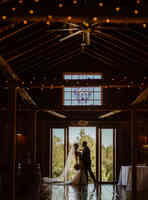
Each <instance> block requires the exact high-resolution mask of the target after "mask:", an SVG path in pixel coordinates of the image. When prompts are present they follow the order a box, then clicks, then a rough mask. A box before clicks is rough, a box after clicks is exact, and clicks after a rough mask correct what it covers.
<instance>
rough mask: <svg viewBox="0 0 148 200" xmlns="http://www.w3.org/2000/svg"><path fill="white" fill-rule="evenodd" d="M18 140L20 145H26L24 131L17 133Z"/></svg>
mask: <svg viewBox="0 0 148 200" xmlns="http://www.w3.org/2000/svg"><path fill="white" fill-rule="evenodd" d="M16 140H17V142H18V144H24V143H25V136H24V131H16Z"/></svg>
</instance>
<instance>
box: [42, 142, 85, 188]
mask: <svg viewBox="0 0 148 200" xmlns="http://www.w3.org/2000/svg"><path fill="white" fill-rule="evenodd" d="M81 155H82V152H81V151H79V145H78V143H75V144H74V145H73V147H72V148H71V150H70V152H69V154H68V158H67V161H66V163H65V168H64V170H63V172H62V174H61V175H60V176H59V177H56V178H49V177H43V183H46V184H47V183H56V184H58V183H59V184H71V185H84V184H87V178H86V175H85V170H84V163H83V161H82V160H81ZM73 158H74V159H75V165H74V166H71V165H72V163H73V162H72V161H73ZM73 168H74V169H75V174H74V176H73V177H72V179H71V180H69V181H67V177H68V175H69V173H70V172H71V171H72V170H73Z"/></svg>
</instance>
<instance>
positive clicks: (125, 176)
mask: <svg viewBox="0 0 148 200" xmlns="http://www.w3.org/2000/svg"><path fill="white" fill-rule="evenodd" d="M136 172H137V191H143V190H148V166H137V167H136ZM118 185H123V186H126V190H127V191H131V190H132V167H131V166H121V169H120V174H119V180H118Z"/></svg>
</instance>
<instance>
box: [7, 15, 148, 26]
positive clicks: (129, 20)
mask: <svg viewBox="0 0 148 200" xmlns="http://www.w3.org/2000/svg"><path fill="white" fill-rule="evenodd" d="M96 17H97V18H96V21H95V23H98V24H103V23H106V22H107V21H106V20H107V17H106V16H105V17H100V16H96ZM69 19H70V20H69ZM24 20H28V21H29V22H35V23H40V22H45V23H46V22H47V20H50V21H51V22H62V23H70V22H71V23H83V22H84V21H89V22H90V23H94V21H93V18H92V20H90V17H87V16H83V17H75V16H74V17H73V16H72V17H71V18H69V17H68V16H28V15H26V16H17V17H11V18H9V19H8V21H10V22H12V23H16V24H19V23H23V22H24ZM109 20H110V24H144V23H148V17H141V16H140V17H110V18H109Z"/></svg>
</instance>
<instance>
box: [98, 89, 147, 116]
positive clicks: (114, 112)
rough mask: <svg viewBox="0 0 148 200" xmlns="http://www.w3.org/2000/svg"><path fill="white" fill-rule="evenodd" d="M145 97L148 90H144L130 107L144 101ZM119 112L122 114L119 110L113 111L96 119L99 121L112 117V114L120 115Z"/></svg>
mask: <svg viewBox="0 0 148 200" xmlns="http://www.w3.org/2000/svg"><path fill="white" fill-rule="evenodd" d="M147 97H148V88H146V89H145V90H144V91H142V92H141V93H140V94H139V96H138V97H137V98H136V99H135V100H134V101H133V102H132V103H131V104H130V105H131V106H133V105H136V104H139V103H141V102H142V101H144V100H146V99H147ZM120 112H122V110H120V109H119V110H114V111H112V112H109V113H106V114H104V115H101V116H99V117H98V118H99V119H103V118H106V117H110V116H112V115H114V114H117V113H120Z"/></svg>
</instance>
